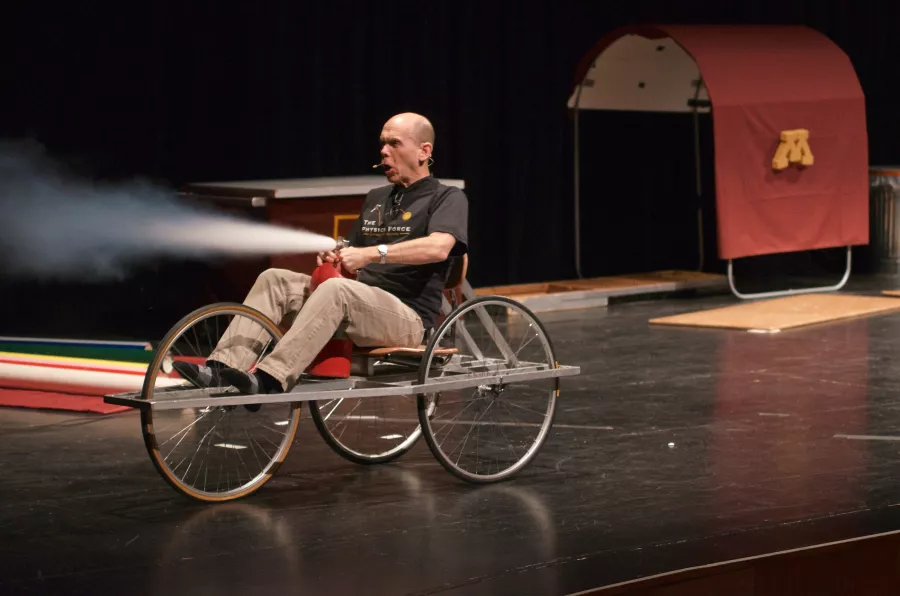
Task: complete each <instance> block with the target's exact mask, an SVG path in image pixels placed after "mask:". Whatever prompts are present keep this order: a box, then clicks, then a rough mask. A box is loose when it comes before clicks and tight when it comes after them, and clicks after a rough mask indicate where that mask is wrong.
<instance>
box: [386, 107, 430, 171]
mask: <svg viewBox="0 0 900 596" xmlns="http://www.w3.org/2000/svg"><path fill="white" fill-rule="evenodd" d="M380 142H381V167H382V168H383V169H384V173H385V175H386V176H387V178H388V180H390V181H391V182H393V183H394V184H402V185H404V186H407V185H409V184H411V183H413V182H415V181H416V180H419V179H421V178H423V177H425V176H428V175H429V170H428V164H429V161H430V160H431V151H432V149H433V148H434V127H433V126H431V122H429V121H428V118H426V117H425V116H422V115H420V114H414V113H412V112H405V113H403V114H397V115H396V116H394V117H393V118H391V119H390V120H388V121H387V122H385V124H384V128H382V129H381V139H380Z"/></svg>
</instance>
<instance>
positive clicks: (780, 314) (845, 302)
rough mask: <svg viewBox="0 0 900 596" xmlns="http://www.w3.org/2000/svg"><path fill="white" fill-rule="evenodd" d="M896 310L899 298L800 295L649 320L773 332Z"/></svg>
mask: <svg viewBox="0 0 900 596" xmlns="http://www.w3.org/2000/svg"><path fill="white" fill-rule="evenodd" d="M898 310H900V300H897V299H895V298H885V297H880V296H856V295H849V294H801V295H798V296H788V297H785V298H776V299H773V300H761V301H759V302H748V303H743V304H736V305H734V306H727V307H724V308H715V309H712V310H703V311H698V312H692V313H686V314H681V315H674V316H669V317H660V318H656V319H650V323H653V324H657V325H679V326H685V327H717V328H724V329H742V330H745V331H753V332H757V333H759V332H765V333H774V332H778V331H781V330H783V329H793V328H796V327H803V326H806V325H814V324H817V323H825V322H829V321H837V320H841V319H848V318H852V317H861V316H867V315H875V314H883V313H887V312H893V311H898Z"/></svg>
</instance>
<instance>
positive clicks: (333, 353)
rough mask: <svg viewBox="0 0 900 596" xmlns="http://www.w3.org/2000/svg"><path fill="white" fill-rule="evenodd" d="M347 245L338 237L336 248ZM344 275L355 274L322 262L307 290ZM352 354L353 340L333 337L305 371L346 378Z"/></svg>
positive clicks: (353, 276) (311, 291)
mask: <svg viewBox="0 0 900 596" xmlns="http://www.w3.org/2000/svg"><path fill="white" fill-rule="evenodd" d="M346 246H349V243H348V242H347V241H346V240H343V239H341V238H339V239H338V244H337V248H338V249H341V248H344V247H346ZM335 277H344V278H347V279H355V278H356V276H355V275H353V274H352V273H350V272H348V271H347V270H346V269H345V268H344V266H343V265H342V264H341V263H337V264H336V265H335V264H333V263H327V262H325V263H322V264H321V265H319V266H318V267H316V269H315V270H314V271H313V272H312V280H310V282H309V292H310V294H312V293H313V292H314V291H315V290H316V288H318V287H319V286H320V285H321V284H322V283H324V282H325V281H326V280H329V279H332V278H335ZM352 356H353V342H352V341H351V340H350V339H349V338H347V337H346V336H343V337H334V338H332V339H330V340H329V341H328V343H327V344H325V347H323V348H322V351H320V352H319V353H318V355H317V356H316V357H315V358H314V359H313V361H312V362H311V363H310V365H309V366H308V367H307V368H306V373H307V374H309V375H312V376H316V377H328V378H339V379H346V378H347V377H349V376H350V359H351V358H352Z"/></svg>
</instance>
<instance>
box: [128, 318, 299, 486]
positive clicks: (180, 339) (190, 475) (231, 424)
mask: <svg viewBox="0 0 900 596" xmlns="http://www.w3.org/2000/svg"><path fill="white" fill-rule="evenodd" d="M238 322H239V323H240V324H241V325H242V326H243V328H244V329H243V330H242V333H241V335H242V336H245V335H246V334H247V332H248V331H251V330H252V332H253V333H255V334H256V340H255V341H254V342H250V343H251V344H253V345H252V348H253V349H254V350H259V354H258V356H256V357H255V358H253V357H251V361H250V366H249V367H248V369H249V370H252V369H253V368H254V367H255V365H256V364H258V363H259V361H260V360H261V359H262V357H263V356H264V355H265V354H267V353H268V352H270V351H271V349H272V348H273V347H274V345H275V344H276V343H277V341H278V339H280V336H281V334H280V332H279V331H278V329H277V327H275V325H274V324H273V323H272V322H271V321H269V320H268V319H267V318H266V317H264V316H263V315H261V314H260V313H258V312H256V311H255V310H253V309H250V308H248V307H244V306H241V305H234V306H214V307H210V308H207V309H201V310H199V311H195V312H194V313H192V314H191V315H188V316H187V317H185V319H183V320H182V321H180V322H179V323H178V324H177V325H176V326H175V327H173V329H172V330H171V331H170V333H169V334H168V335H167V336H166V338H165V339H164V340H163V342H162V343H161V344H160V346H159V348H158V349H157V352H156V354H155V357H154V359H153V362H151V364H150V367H149V368H148V373H147V377H146V378H145V382H144V388H143V397H144V399H148V400H150V399H152V400H155V401H163V400H166V399H174V398H176V397H186V396H192V397H198V396H209V397H215V396H218V395H227V394H231V393H234V392H235V389H234V388H233V387H229V386H226V385H224V384H223V383H222V382H218V383H215V384H213V385H212V386H211V387H209V388H205V389H198V388H195V387H194V386H193V385H191V384H190V383H188V382H187V381H185V380H183V379H182V378H181V377H180V376H179V375H178V373H177V372H175V371H172V370H171V369H172V365H173V363H175V362H178V361H188V362H194V363H203V362H205V360H206V358H207V357H208V356H209V355H210V354H211V353H212V352H213V349H214V348H215V346H216V345H217V344H218V343H219V341H220V340H221V339H222V337H223V335H224V333H225V330H226V329H227V328H228V326H229V324H231V323H238ZM226 341H228V340H227V339H226ZM167 370H168V371H171V372H166V371H167ZM299 413H300V410H299V405H298V404H292V403H278V404H265V405H262V406H259V407H253V406H215V405H209V406H206V407H203V408H178V409H170V410H160V409H155V410H153V411H151V410H145V411H144V412H142V422H143V430H144V438H145V443H146V445H147V448H148V451H149V452H150V455H151V458H152V460H153V462H154V465H155V466H156V468H157V469H158V470H159V472H160V473H161V474H162V475H163V477H164V478H165V479H166V480H167V481H168V482H169V483H170V484H171V485H172V486H173V487H174V488H176V490H178V491H180V492H182V493H184V494H186V495H188V496H190V497H193V498H196V499H200V500H204V501H224V500H230V499H235V498H238V497H241V496H244V495H247V494H249V493H251V492H253V491H254V490H256V489H257V488H259V487H260V486H262V484H264V483H265V482H266V481H267V480H268V479H269V478H271V476H272V475H273V474H274V473H275V472H276V471H277V468H278V466H279V465H280V464H281V462H282V461H283V460H284V458H285V456H286V455H287V451H288V449H289V448H290V445H291V443H292V442H293V438H294V435H295V433H296V431H297V425H298V423H299Z"/></svg>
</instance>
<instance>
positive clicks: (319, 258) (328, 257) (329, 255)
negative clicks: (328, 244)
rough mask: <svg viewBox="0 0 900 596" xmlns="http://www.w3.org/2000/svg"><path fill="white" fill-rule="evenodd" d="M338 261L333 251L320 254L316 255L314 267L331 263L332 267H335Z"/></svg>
mask: <svg viewBox="0 0 900 596" xmlns="http://www.w3.org/2000/svg"><path fill="white" fill-rule="evenodd" d="M338 260H339V257H338V254H337V253H336V252H334V251H333V250H329V251H326V252H320V253H319V254H317V255H316V265H318V266H321V265H322V263H331V264H332V265H336V264H337V262H338Z"/></svg>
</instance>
